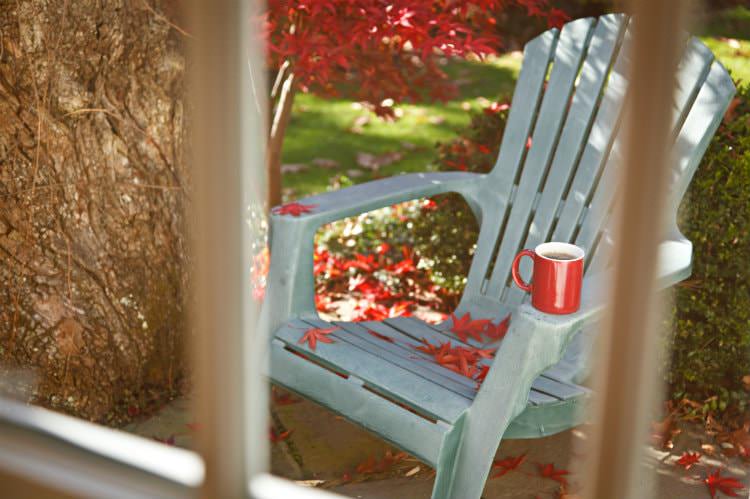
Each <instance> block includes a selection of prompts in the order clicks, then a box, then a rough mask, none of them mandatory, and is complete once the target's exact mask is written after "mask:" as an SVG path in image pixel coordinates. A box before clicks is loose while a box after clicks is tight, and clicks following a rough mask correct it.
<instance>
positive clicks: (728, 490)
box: [703, 469, 744, 498]
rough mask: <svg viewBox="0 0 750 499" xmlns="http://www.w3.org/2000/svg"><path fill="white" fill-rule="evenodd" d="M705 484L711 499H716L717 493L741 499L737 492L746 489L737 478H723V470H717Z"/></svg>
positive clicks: (709, 476)
mask: <svg viewBox="0 0 750 499" xmlns="http://www.w3.org/2000/svg"><path fill="white" fill-rule="evenodd" d="M703 483H705V484H706V487H708V492H709V493H710V494H711V497H712V498H714V497H716V491H719V492H722V493H723V494H726V495H728V496H729V497H740V496H739V495H737V491H738V490H741V489H743V488H744V486H743V485H742V483H741V482H740V481H739V480H737V479H736V478H733V477H729V476H721V470H720V469H716V470H715V471H714V472H713V473H711V474H709V475H708V476H707V477H706V478H705V479H704V480H703Z"/></svg>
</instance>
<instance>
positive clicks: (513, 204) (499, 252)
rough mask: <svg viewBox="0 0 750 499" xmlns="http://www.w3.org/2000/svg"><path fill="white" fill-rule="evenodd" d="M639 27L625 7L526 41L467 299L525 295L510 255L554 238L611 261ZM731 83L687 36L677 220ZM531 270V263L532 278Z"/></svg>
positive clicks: (516, 299) (591, 262) (680, 77)
mask: <svg viewBox="0 0 750 499" xmlns="http://www.w3.org/2000/svg"><path fill="white" fill-rule="evenodd" d="M632 24H633V22H632V21H631V20H630V19H629V18H628V17H627V16H625V15H622V14H611V15H606V16H602V17H600V18H585V19H579V20H576V21H573V22H570V23H568V24H566V25H565V26H563V28H562V29H561V30H558V29H552V30H549V31H547V32H545V33H543V34H541V35H539V36H538V37H536V38H534V39H533V40H531V41H530V42H529V43H527V44H526V47H525V48H524V61H523V66H522V68H521V73H520V75H519V78H518V82H517V84H516V89H515V92H514V94H513V101H512V104H511V109H510V114H509V117H508V124H507V126H506V129H505V133H504V135H503V140H502V144H501V146H500V153H499V155H498V158H497V162H496V164H495V167H494V168H493V170H492V172H491V173H490V175H489V177H490V179H489V180H490V182H491V185H492V189H493V195H494V196H495V197H496V199H493V200H492V203H487V205H486V206H490V207H491V212H488V211H489V210H485V213H483V220H481V230H480V236H479V240H478V242H477V250H476V253H475V256H474V261H473V262H472V267H471V270H470V272H469V277H468V282H467V286H466V291H465V294H466V295H467V296H477V295H483V296H485V297H487V298H490V299H493V300H497V301H499V302H503V303H506V304H518V303H520V302H521V301H522V300H523V299H524V293H523V292H522V291H521V290H519V289H518V288H516V287H515V286H513V285H512V282H511V279H510V273H511V272H510V270H511V263H512V261H513V257H514V256H515V255H516V254H517V253H518V251H520V250H521V249H523V248H533V247H535V246H536V245H537V244H540V243H542V242H545V241H549V240H554V241H566V242H573V243H575V244H577V245H579V246H581V247H582V248H583V249H584V251H585V252H586V271H587V272H588V271H590V270H591V269H592V268H601V267H603V266H606V264H607V263H608V262H607V256H606V255H607V254H608V253H609V251H608V249H609V248H611V246H612V244H613V241H612V237H611V234H610V233H609V231H608V230H607V227H608V225H609V221H610V219H611V218H612V216H613V215H612V213H613V208H614V205H615V199H616V189H615V188H614V186H615V184H616V183H617V168H618V165H619V164H620V163H621V154H622V150H621V148H622V142H623V140H622V135H623V129H624V127H621V126H620V125H621V123H622V122H623V114H624V112H623V110H624V109H625V107H624V103H625V100H626V93H627V77H628V66H629V63H630V50H631V49H630V45H631V44H630V41H631V31H632ZM734 91H735V88H734V85H733V83H732V80H731V78H730V77H729V75H728V73H727V72H726V70H725V69H724V68H723V67H722V66H721V64H720V63H719V62H717V61H715V59H714V56H713V54H712V53H711V51H710V50H709V49H708V48H707V47H706V46H705V45H704V44H703V43H702V42H701V41H700V40H698V39H696V38H689V39H688V38H687V37H686V44H685V52H684V55H683V58H682V60H681V63H680V66H679V68H678V72H677V82H676V92H675V98H674V116H673V123H674V134H673V136H674V138H675V140H674V143H673V145H672V153H673V156H672V157H673V167H672V178H671V186H672V198H671V200H670V210H669V213H670V220H669V221H668V222H670V223H671V224H674V221H675V218H676V213H677V208H678V206H679V203H680V200H681V199H682V196H683V195H684V193H685V191H686V189H687V186H688V184H689V183H690V179H691V178H692V176H693V173H694V172H695V169H696V168H697V166H698V163H699V162H700V159H701V158H702V156H703V153H704V152H705V150H706V147H707V146H708V143H709V142H710V140H711V137H712V136H713V134H714V132H715V131H716V128H717V127H718V125H719V123H720V121H721V118H722V116H723V114H724V112H725V110H726V108H727V106H728V105H729V102H730V101H731V98H732V96H733V95H734ZM643 126H648V123H644V124H643ZM673 226H674V225H673ZM529 267H530V263H529V262H528V261H525V262H523V264H522V267H521V271H522V273H524V275H527V276H528V275H529V274H530V268H529ZM467 296H465V298H466V297H467Z"/></svg>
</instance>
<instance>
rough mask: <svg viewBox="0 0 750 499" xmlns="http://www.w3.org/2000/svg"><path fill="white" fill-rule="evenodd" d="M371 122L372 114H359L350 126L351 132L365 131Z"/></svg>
mask: <svg viewBox="0 0 750 499" xmlns="http://www.w3.org/2000/svg"><path fill="white" fill-rule="evenodd" d="M369 123H370V115H369V114H362V115H359V116H357V117H356V118H355V119H354V121H353V122H352V126H350V127H349V131H350V132H351V133H356V134H360V133H364V131H365V128H364V127H365V125H367V124H369Z"/></svg>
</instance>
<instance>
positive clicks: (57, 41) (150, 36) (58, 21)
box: [0, 0, 189, 424]
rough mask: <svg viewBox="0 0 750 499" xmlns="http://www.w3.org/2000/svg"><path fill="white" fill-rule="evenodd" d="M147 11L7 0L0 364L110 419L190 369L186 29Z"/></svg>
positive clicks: (43, 398) (0, 125) (40, 389)
mask: <svg viewBox="0 0 750 499" xmlns="http://www.w3.org/2000/svg"><path fill="white" fill-rule="evenodd" d="M152 3H153V0H140V1H137V0H132V1H129V0H76V1H72V2H62V1H59V2H48V1H45V0H26V1H24V0H20V1H16V0H0V361H2V363H3V365H4V367H5V368H6V369H8V368H14V369H15V368H22V369H25V370H27V371H29V370H30V371H31V372H32V373H33V374H32V376H33V378H34V380H33V388H32V389H31V392H30V393H29V397H30V398H31V399H32V401H34V402H36V403H40V404H42V405H46V406H48V407H51V408H55V409H58V410H62V411H65V412H69V413H72V414H75V415H77V416H80V417H84V418H88V419H92V420H98V421H104V422H108V423H111V424H114V423H117V422H120V421H121V419H122V417H121V416H122V415H123V414H124V413H125V414H127V413H129V414H130V415H133V414H135V413H138V412H139V411H140V410H141V409H145V408H146V405H147V404H150V403H153V402H154V400H158V399H162V400H163V399H164V398H165V397H167V396H169V395H170V392H172V391H174V390H176V389H177V387H178V383H179V381H180V379H181V377H182V375H183V374H184V367H185V364H184V362H183V348H182V344H183V339H184V335H185V330H186V322H185V319H184V318H183V312H184V302H185V296H186V292H185V290H186V287H187V274H186V246H187V241H186V235H185V227H184V222H185V220H184V216H183V211H184V206H183V205H184V204H185V203H186V196H187V192H186V191H187V190H188V188H189V179H188V177H187V172H186V165H185V161H184V159H185V156H186V151H185V147H184V145H185V144H186V141H185V138H186V135H187V129H186V120H185V116H184V113H185V101H184V91H183V90H184V77H183V76H184V66H185V59H184V57H183V50H182V41H183V40H184V37H185V36H189V35H187V34H186V33H184V31H182V30H181V29H180V28H179V26H178V24H179V23H178V22H174V21H171V20H170V19H173V17H174V13H175V12H174V11H173V10H170V7H171V5H170V2H168V1H161V0H157V1H156V5H155V6H153V7H152ZM125 408H127V410H125Z"/></svg>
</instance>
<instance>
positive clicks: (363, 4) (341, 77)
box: [267, 0, 567, 116]
mask: <svg viewBox="0 0 750 499" xmlns="http://www.w3.org/2000/svg"><path fill="white" fill-rule="evenodd" d="M511 6H520V7H522V8H525V9H526V11H527V13H528V14H529V15H530V16H534V17H540V18H547V20H548V23H549V24H550V25H559V24H561V23H562V22H564V21H565V20H566V19H567V16H565V14H564V13H563V12H561V11H560V10H559V9H556V8H553V7H551V6H550V5H549V2H548V1H547V0H435V1H430V2H422V1H418V0H389V1H387V2H385V1H383V0H319V1H315V2H311V1H309V0H269V1H268V15H267V33H268V35H267V39H268V47H269V54H268V59H269V64H270V66H271V67H272V68H274V69H277V68H280V67H281V66H282V65H284V64H286V65H287V68H288V69H287V70H288V71H289V72H290V73H291V72H293V73H294V74H295V75H296V76H295V82H296V84H297V88H299V89H301V90H302V91H303V92H308V91H314V92H319V93H324V94H329V95H330V94H333V95H335V94H337V92H338V90H339V88H337V85H338V84H340V83H342V82H346V87H347V90H349V91H351V92H353V93H354V94H355V98H356V99H358V100H361V101H365V102H368V103H370V104H372V106H373V108H374V110H375V112H377V113H378V114H379V115H381V116H393V110H392V107H391V105H388V103H389V102H391V101H395V102H399V101H403V100H417V99H420V98H422V97H423V96H424V95H425V93H427V94H428V95H429V97H431V98H433V99H445V98H448V97H450V96H451V95H452V94H453V93H454V91H455V86H454V85H453V84H451V83H450V81H449V80H448V78H447V75H446V74H445V72H444V71H443V70H442V69H441V65H440V62H439V59H440V57H466V56H468V55H470V54H476V55H479V56H480V57H481V56H484V55H487V54H492V53H496V52H497V51H498V50H499V49H500V48H501V40H500V38H501V33H500V30H499V29H498V27H497V16H498V15H499V14H500V13H501V12H503V10H505V9H507V8H509V7H511ZM386 99H390V100H391V101H386ZM384 101H386V102H384Z"/></svg>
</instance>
